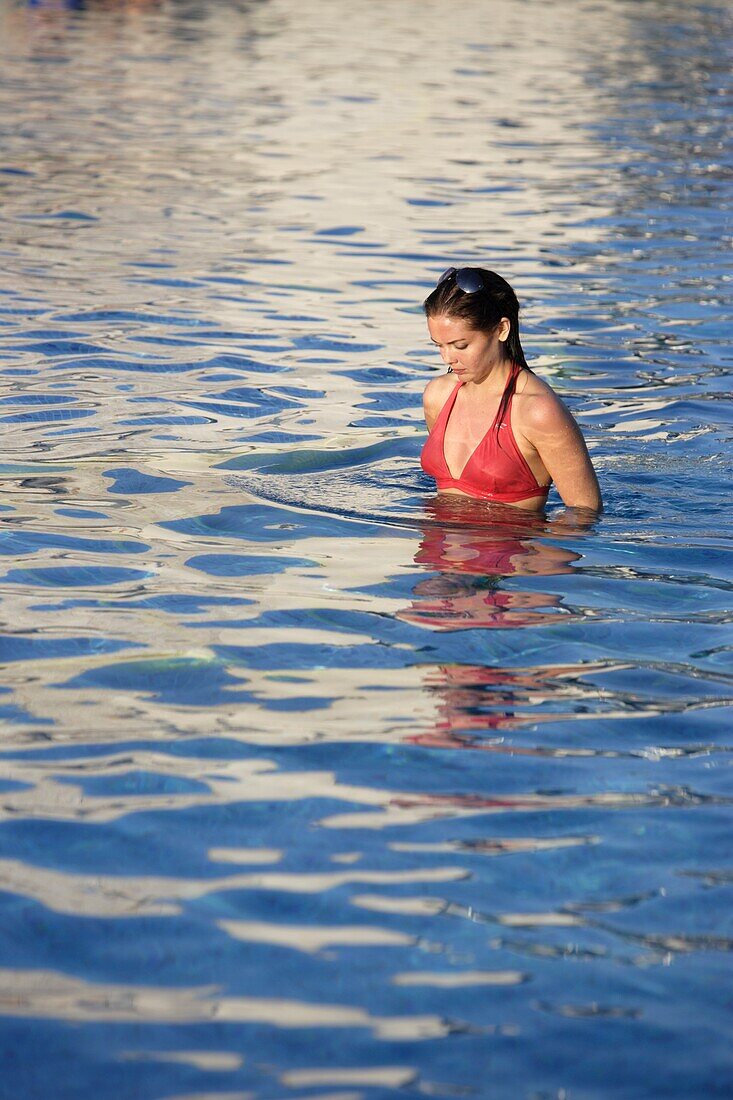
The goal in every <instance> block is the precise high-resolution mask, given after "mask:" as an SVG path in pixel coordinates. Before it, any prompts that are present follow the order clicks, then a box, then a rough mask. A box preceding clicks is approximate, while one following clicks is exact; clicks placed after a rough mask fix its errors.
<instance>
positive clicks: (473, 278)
mask: <svg viewBox="0 0 733 1100" xmlns="http://www.w3.org/2000/svg"><path fill="white" fill-rule="evenodd" d="M451 278H454V279H455V284H456V286H457V287H458V289H459V290H462V291H463V293H464V294H475V293H476V292H477V291H479V290H483V289H484V280H483V276H482V275H481V272H480V271H479V269H478V268H477V267H449V268H446V270H445V271H444V272H443V274H442V275H441V276H440V278H439V279H438V281H437V283H436V284H435V285H436V286H441V285H442V284H443V283H445V282H446V281H447V280H448V279H451Z"/></svg>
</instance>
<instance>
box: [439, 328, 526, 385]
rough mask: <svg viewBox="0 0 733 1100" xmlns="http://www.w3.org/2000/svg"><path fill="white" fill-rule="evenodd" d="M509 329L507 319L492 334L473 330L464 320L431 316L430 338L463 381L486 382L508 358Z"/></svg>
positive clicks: (446, 362)
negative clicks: (507, 340) (507, 339)
mask: <svg viewBox="0 0 733 1100" xmlns="http://www.w3.org/2000/svg"><path fill="white" fill-rule="evenodd" d="M509 330H510V325H509V321H508V320H507V319H506V317H502V319H501V321H499V323H498V325H497V326H496V327H495V328H494V329H492V330H491V332H482V331H481V330H480V329H476V328H472V327H471V326H470V325H469V324H468V322H467V321H464V320H463V318H461V317H449V316H446V315H445V314H437V315H436V316H434V317H428V331H429V333H430V338H431V340H432V341H433V343H434V344H435V345H436V347H438V348H439V349H440V354H441V356H442V358H443V362H444V363H445V365H446V366H447V367H450V368H451V369H452V371H453V373H454V374H455V376H456V378H457V379H458V380H459V381H460V382H475V383H479V382H483V381H484V380H485V379H486V378H488V377H489V375H490V374H491V372H492V370H493V369H494V367H495V366H497V364H499V363H501V362H502V361H503V360H504V359H506V338H507V336H508V335H509Z"/></svg>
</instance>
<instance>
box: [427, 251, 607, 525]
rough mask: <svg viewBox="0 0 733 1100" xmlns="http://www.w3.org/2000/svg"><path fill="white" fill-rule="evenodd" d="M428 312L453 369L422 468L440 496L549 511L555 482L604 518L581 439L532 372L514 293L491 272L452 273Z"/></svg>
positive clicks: (432, 399) (434, 397)
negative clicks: (447, 495) (546, 507)
mask: <svg viewBox="0 0 733 1100" xmlns="http://www.w3.org/2000/svg"><path fill="white" fill-rule="evenodd" d="M423 308H424V310H425V314H426V316H427V321H428V329H429V331H430V336H431V338H432V340H433V343H434V344H435V345H436V346H437V347H438V348H439V349H440V353H441V355H442V357H443V362H444V363H445V364H446V366H447V367H448V373H447V374H444V375H441V376H440V377H439V378H435V379H433V381H432V382H429V383H428V385H427V387H426V389H425V394H424V397H423V407H424V410H425V421H426V423H427V426H428V431H429V432H430V435H429V436H428V440H427V442H426V444H425V446H424V447H423V451H422V457H421V463H422V468H423V470H424V471H425V473H426V474H429V475H430V476H431V477H434V478H435V480H436V484H437V488H438V491H439V492H440V493H453V494H459V495H463V496H469V497H477V498H479V499H481V500H486V501H494V502H497V503H502V504H510V505H514V506H515V507H517V508H525V509H528V510H531V511H539V510H540V509H542V508H543V506H544V504H545V501H546V499H547V493H548V491H549V488H550V485H551V483H552V482H554V483H555V486H556V488H557V491H558V492H559V494H560V496H561V497H562V500H563V502H564V503H565V504H566V505H567V506H568V507H571V508H585V509H592V510H594V511H599V510H600V508H601V493H600V490H599V488H598V479H597V478H596V475H595V471H594V469H593V466H592V464H591V461H590V458H589V456H588V450H587V448H586V445H585V441H584V439H583V436H582V435H581V433H580V429H579V428H578V425H577V424H576V423H575V420H574V419H573V417H572V416H571V415H570V413H569V412H568V410H567V409H566V408H565V406H564V405H563V403H562V401H561V400H560V398H559V397H558V396H557V395H556V394H555V393H554V392H553V391H552V389H551V388H550V387H549V386H548V385H547V383H546V382H543V381H542V380H541V379H540V378H537V377H536V375H534V374H533V373H532V371H531V370H530V369H529V367H528V366H527V361H526V359H525V357H524V352H523V351H522V345H521V343H520V341H519V302H518V301H517V296H516V294H515V293H514V291H513V290H512V288H511V287H510V286H509V283H508V282H507V281H506V280H505V279H502V277H501V276H500V275H497V274H496V273H495V272H494V271H487V270H485V268H482V267H461V268H458V269H456V268H454V267H449V268H448V270H447V271H446V272H444V273H443V275H441V277H440V279H439V280H438V285H437V286H436V287H435V290H433V291H432V293H431V294H429V295H428V297H427V298H426V299H425V302H424V303H423Z"/></svg>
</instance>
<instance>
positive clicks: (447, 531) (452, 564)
mask: <svg viewBox="0 0 733 1100" xmlns="http://www.w3.org/2000/svg"><path fill="white" fill-rule="evenodd" d="M424 508H425V523H424V526H423V535H422V539H421V540H420V546H419V548H418V550H417V552H416V554H415V563H416V564H417V565H420V566H422V567H423V568H424V569H426V570H428V572H427V573H426V575H425V576H424V577H422V578H421V579H420V580H418V581H417V583H416V584H415V585H414V587H413V589H412V600H411V602H410V605H409V606H408V607H405V608H403V609H402V610H400V611H398V612H397V613H396V614H397V617H398V618H400V619H402V620H403V621H405V622H409V623H413V624H415V625H418V626H422V627H428V628H429V629H431V630H439V631H446V630H447V631H456V630H461V631H464V630H471V629H477V628H478V629H479V630H487V629H489V630H497V629H498V630H513V629H521V628H523V627H535V626H543V625H550V624H556V623H557V622H559V621H564V622H567V621H568V620H572V619H573V618H575V617H576V615H575V613H574V612H573V611H572V610H571V609H568V608H564V607H563V606H562V597H561V596H559V595H557V594H556V593H554V592H542V591H540V590H539V588H538V587H537V582H536V581H535V582H534V583H531V584H529V583H528V584H527V585H526V586H522V582H521V578H522V577H523V576H525V577H543V576H547V577H554V576H558V575H560V574H568V573H572V572H573V568H574V565H575V563H576V562H577V561H579V560H580V557H581V555H580V554H579V553H577V552H575V551H573V550H568V549H565V548H564V547H562V546H559V545H558V544H557V543H556V542H555V541H554V539H553V541H552V542H548V541H546V540H547V536H550V537H552V536H556V535H560V536H562V534H568V533H570V532H571V531H572V532H573V533H574V534H576V535H577V534H579V533H580V532H581V531H582V530H583V527H584V526H585V524H583V523H581V524H580V525H579V526H576V527H575V528H573V527H571V525H570V524H568V523H567V522H563V521H562V520H560V521H557V520H555V521H549V522H548V521H547V520H545V519H544V518H543V517H541V516H539V515H538V514H537V513H536V512H528V511H526V510H516V511H514V512H511V511H510V510H509V509H508V508H507V509H504V510H503V511H498V510H495V509H487V508H486V507H485V505H484V504H483V503H481V502H480V501H477V500H471V499H467V498H466V497H460V496H450V495H447V494H446V495H444V494H438V496H437V497H434V498H432V499H431V500H427V501H425V504H424ZM543 536H544V537H543ZM508 577H511V578H512V584H511V587H508V588H504V589H502V587H501V586H502V584H504V583H505V578H508ZM523 588H524V590H523ZM475 651H476V650H475V646H474V647H473V652H474V653H475ZM490 652H491V649H490V647H488V648H487V656H488V654H489V653H490ZM569 671H576V670H572V669H571V670H569ZM426 676H427V679H426V683H425V686H426V689H427V690H428V692H429V693H430V694H431V695H432V696H434V697H435V698H436V699H437V701H438V715H437V717H436V720H435V725H434V727H433V728H432V729H431V730H430V731H426V732H423V733H419V734H416V735H414V736H411V737H410V738H408V740H410V741H413V742H415V743H417V744H421V745H425V746H427V747H433V748H465V749H476V748H481V749H482V750H484V751H506V746H500V745H495V744H493V743H490V742H486V741H485V740H484V735H485V734H487V733H496V732H497V731H505V730H507V729H513V728H515V727H517V726H523V725H526V723H527V721H528V718H527V716H526V714H525V715H518V714H517V709H518V707H520V706H521V704H522V703H524V706H525V709H526V708H527V707H529V709H530V713H531V706H532V704H533V703H534V701H535V697H541V698H544V697H546V696H548V695H550V696H552V695H554V694H556V693H557V692H558V691H559V690H560V689H559V688H558V685H557V684H556V683H555V677H554V675H553V674H552V673H551V672H550V670H547V669H544V668H542V667H541V666H540V667H538V668H529V669H516V668H514V669H507V668H497V667H493V666H489V665H477V664H449V665H437V666H428V667H427V668H426ZM512 751H530V750H524V749H517V750H512Z"/></svg>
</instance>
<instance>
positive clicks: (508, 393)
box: [491, 363, 522, 431]
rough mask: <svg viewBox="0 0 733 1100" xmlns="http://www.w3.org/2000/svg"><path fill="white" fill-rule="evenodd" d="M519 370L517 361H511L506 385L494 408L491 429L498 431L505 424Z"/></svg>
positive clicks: (519, 366)
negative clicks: (494, 412) (495, 408)
mask: <svg viewBox="0 0 733 1100" xmlns="http://www.w3.org/2000/svg"><path fill="white" fill-rule="evenodd" d="M521 372H522V367H521V365H520V364H519V363H513V364H512V369H511V373H510V375H509V377H508V378H507V380H506V386H505V387H504V392H503V393H502V395H501V400H500V401H499V408H498V409H497V410H496V416H495V417H494V422H493V424H492V425H491V430H492V431H493V430H494V429H496V430H497V431H498V429H499V428H501V427H502V426H503V425H504V424H506V422H507V419H508V418H509V414H510V412H511V408H512V398H513V397H514V394H515V392H516V389H517V379H518V378H519V375H520V374H521Z"/></svg>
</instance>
